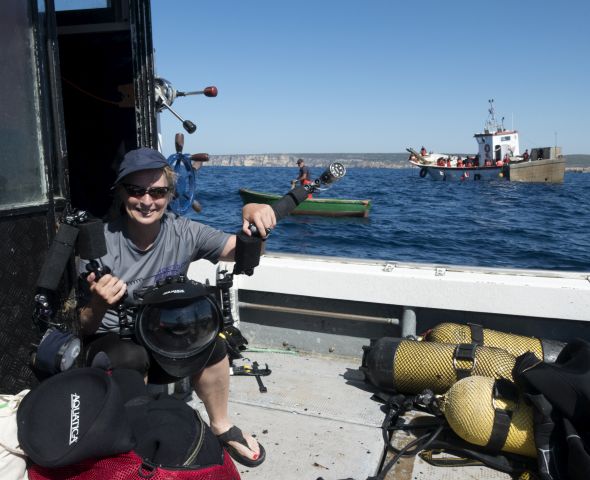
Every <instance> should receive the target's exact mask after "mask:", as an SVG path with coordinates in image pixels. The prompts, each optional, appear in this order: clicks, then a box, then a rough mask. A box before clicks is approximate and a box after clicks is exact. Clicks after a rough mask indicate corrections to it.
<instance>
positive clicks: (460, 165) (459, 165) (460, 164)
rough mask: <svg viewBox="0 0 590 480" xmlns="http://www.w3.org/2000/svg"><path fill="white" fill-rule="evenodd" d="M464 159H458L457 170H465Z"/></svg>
mask: <svg viewBox="0 0 590 480" xmlns="http://www.w3.org/2000/svg"><path fill="white" fill-rule="evenodd" d="M463 166H464V165H463V159H462V158H461V157H459V158H457V168H463Z"/></svg>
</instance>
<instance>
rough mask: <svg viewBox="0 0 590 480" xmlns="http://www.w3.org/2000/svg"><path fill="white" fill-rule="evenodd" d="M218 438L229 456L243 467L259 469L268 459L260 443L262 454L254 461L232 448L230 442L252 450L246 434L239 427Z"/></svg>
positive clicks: (232, 428) (221, 434)
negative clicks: (245, 436)
mask: <svg viewBox="0 0 590 480" xmlns="http://www.w3.org/2000/svg"><path fill="white" fill-rule="evenodd" d="M217 438H218V439H219V441H220V442H221V443H222V445H223V446H224V448H225V449H226V450H227V452H228V453H229V455H230V456H231V457H232V458H233V459H234V460H235V461H236V462H238V463H241V464H242V465H244V466H246V467H257V466H258V465H260V464H261V463H262V462H264V459H265V458H266V452H265V451H264V447H263V446H262V445H261V444H260V442H258V448H259V449H260V454H259V456H258V458H257V459H256V460H252V459H250V458H248V457H246V456H244V455H242V454H241V453H240V452H238V451H237V450H236V449H235V448H234V447H232V446H231V445H230V444H229V442H238V443H241V444H242V445H244V446H245V447H246V448H247V449H248V450H252V449H251V448H250V446H249V445H248V442H247V441H246V439H245V438H244V434H243V433H242V431H241V430H240V429H239V428H238V427H236V426H235V425H234V426H232V427H231V428H230V429H229V430H228V431H227V432H224V433H220V434H219V435H217Z"/></svg>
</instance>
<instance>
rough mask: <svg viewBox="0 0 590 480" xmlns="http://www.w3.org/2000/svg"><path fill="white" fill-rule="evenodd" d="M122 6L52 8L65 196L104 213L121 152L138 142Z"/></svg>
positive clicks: (128, 41) (128, 39)
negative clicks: (63, 140)
mask: <svg viewBox="0 0 590 480" xmlns="http://www.w3.org/2000/svg"><path fill="white" fill-rule="evenodd" d="M123 11H124V10H123V9H117V8H114V7H109V8H104V9H98V10H97V9H94V10H76V11H65V12H57V32H58V43H59V60H60V73H61V89H62V96H63V110H64V123H65V131H66V142H67V150H68V165H69V187H70V198H71V203H72V206H73V207H74V208H77V209H83V210H86V211H88V212H90V213H91V214H92V215H94V216H96V217H103V216H104V215H105V214H106V213H107V212H108V209H109V207H110V204H111V201H112V196H111V191H110V187H111V185H112V183H113V181H114V179H115V169H116V166H117V164H118V162H119V161H120V159H121V158H122V156H123V155H124V154H125V153H126V152H127V151H128V150H131V149H133V148H136V147H137V135H136V115H135V100H134V90H133V87H134V82H133V56H132V42H131V29H130V24H129V19H128V18H126V16H125V14H124V13H123Z"/></svg>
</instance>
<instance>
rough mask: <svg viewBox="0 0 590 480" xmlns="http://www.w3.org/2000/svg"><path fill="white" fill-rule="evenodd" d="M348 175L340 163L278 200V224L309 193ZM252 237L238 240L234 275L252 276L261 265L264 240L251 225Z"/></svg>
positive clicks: (273, 207) (246, 236) (241, 234)
mask: <svg viewBox="0 0 590 480" xmlns="http://www.w3.org/2000/svg"><path fill="white" fill-rule="evenodd" d="M344 175H346V168H345V167H344V165H342V164H341V163H338V162H334V163H331V164H330V166H329V167H328V168H327V169H326V170H325V171H324V172H323V173H322V174H321V175H320V176H319V177H318V178H317V179H316V180H315V181H314V182H313V183H311V184H308V185H300V186H298V187H295V188H294V189H292V190H289V192H288V193H287V194H286V195H284V196H283V197H281V198H280V199H279V200H277V201H276V202H275V203H273V204H272V205H271V207H272V209H273V210H274V212H275V216H276V219H277V222H278V221H280V220H282V219H283V218H285V217H287V216H288V215H289V214H290V213H291V212H292V211H293V210H295V208H296V207H297V205H299V204H300V203H301V202H303V201H304V200H305V199H306V198H307V195H308V194H309V193H313V192H316V191H318V190H319V189H320V187H321V186H322V185H330V184H332V183H334V182H336V181H338V180H340V179H341V178H342V177H344ZM250 231H251V232H252V236H248V235H246V234H245V233H244V232H242V231H240V232H239V233H238V234H237V238H236V253H235V261H236V263H235V266H234V270H233V274H234V275H238V274H242V273H245V274H246V275H252V273H253V272H254V268H255V267H257V266H258V264H259V263H260V254H261V251H262V241H263V240H262V238H261V237H260V234H259V233H258V230H257V229H256V227H255V226H254V225H250Z"/></svg>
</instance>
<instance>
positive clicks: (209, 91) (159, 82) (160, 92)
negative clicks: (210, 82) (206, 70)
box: [154, 77, 217, 133]
mask: <svg viewBox="0 0 590 480" xmlns="http://www.w3.org/2000/svg"><path fill="white" fill-rule="evenodd" d="M154 84H155V88H154V89H155V96H156V110H157V111H158V113H160V112H162V111H163V110H165V109H166V110H169V111H170V112H171V113H172V115H174V116H175V117H176V118H178V120H180V121H181V122H182V127H183V128H184V129H185V130H186V131H187V132H188V133H195V131H196V130H197V126H196V125H195V124H194V123H193V122H191V121H190V120H185V119H183V118H182V117H181V116H180V115H179V114H178V113H176V112H175V111H174V110H173V109H172V104H173V103H174V100H176V98H177V97H187V96H189V95H205V96H206V97H216V96H217V87H214V86H210V87H205V88H204V89H203V90H198V91H193V92H181V91H178V90H176V89H175V88H174V87H173V86H172V83H170V82H169V81H168V80H166V79H165V78H161V77H156V78H155V79H154Z"/></svg>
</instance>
